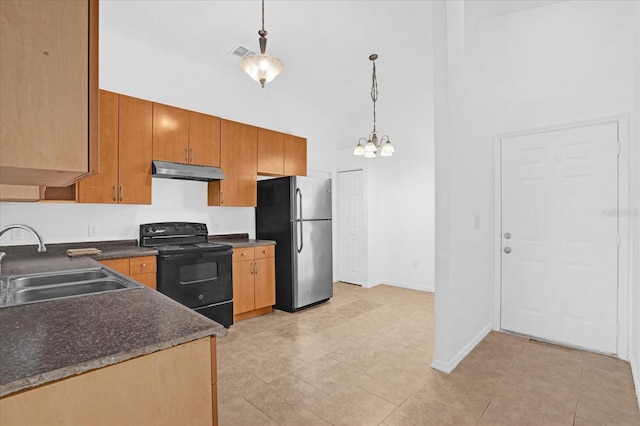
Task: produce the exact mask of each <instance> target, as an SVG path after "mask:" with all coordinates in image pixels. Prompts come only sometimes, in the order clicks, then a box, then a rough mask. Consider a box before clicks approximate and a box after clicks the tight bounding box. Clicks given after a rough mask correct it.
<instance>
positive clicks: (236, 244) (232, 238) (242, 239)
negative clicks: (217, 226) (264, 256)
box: [209, 234, 276, 248]
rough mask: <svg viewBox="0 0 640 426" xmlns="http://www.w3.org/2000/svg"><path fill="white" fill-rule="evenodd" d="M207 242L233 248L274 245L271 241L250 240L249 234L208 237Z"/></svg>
mask: <svg viewBox="0 0 640 426" xmlns="http://www.w3.org/2000/svg"><path fill="white" fill-rule="evenodd" d="M209 242H216V243H220V244H227V245H230V246H231V247H233V248H240V247H258V246H270V245H273V244H275V243H276V242H275V241H272V240H254V239H250V238H249V234H225V235H209Z"/></svg>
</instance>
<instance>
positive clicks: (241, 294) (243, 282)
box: [233, 260, 255, 315]
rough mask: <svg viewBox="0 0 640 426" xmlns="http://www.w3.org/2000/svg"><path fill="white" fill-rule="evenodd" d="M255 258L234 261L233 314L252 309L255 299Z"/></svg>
mask: <svg viewBox="0 0 640 426" xmlns="http://www.w3.org/2000/svg"><path fill="white" fill-rule="evenodd" d="M253 277H254V275H253V260H243V261H241V262H233V314H234V315H238V314H241V313H243V312H248V311H252V310H253V309H254V306H255V301H254V284H253V282H254V278H253Z"/></svg>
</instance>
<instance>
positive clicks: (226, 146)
mask: <svg viewBox="0 0 640 426" xmlns="http://www.w3.org/2000/svg"><path fill="white" fill-rule="evenodd" d="M257 145H258V129H257V127H254V126H250V125H248V124H243V123H238V122H235V121H229V120H220V168H221V169H222V171H223V172H224V174H225V178H224V180H220V181H212V182H209V190H208V194H209V205H210V206H236V207H238V206H239V207H255V206H256V204H257V188H258V184H257V179H258V173H257Z"/></svg>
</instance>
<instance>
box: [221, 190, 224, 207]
mask: <svg viewBox="0 0 640 426" xmlns="http://www.w3.org/2000/svg"><path fill="white" fill-rule="evenodd" d="M220 204H224V192H223V191H220Z"/></svg>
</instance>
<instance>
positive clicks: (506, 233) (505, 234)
mask: <svg viewBox="0 0 640 426" xmlns="http://www.w3.org/2000/svg"><path fill="white" fill-rule="evenodd" d="M504 238H506V239H507V240H508V239H509V238H511V232H505V233H504Z"/></svg>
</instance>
